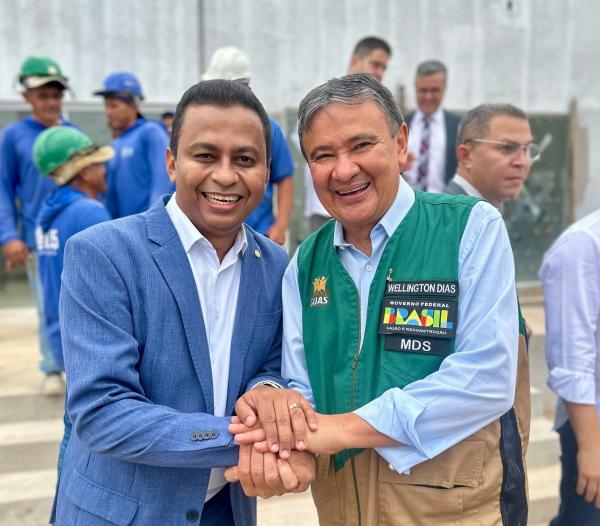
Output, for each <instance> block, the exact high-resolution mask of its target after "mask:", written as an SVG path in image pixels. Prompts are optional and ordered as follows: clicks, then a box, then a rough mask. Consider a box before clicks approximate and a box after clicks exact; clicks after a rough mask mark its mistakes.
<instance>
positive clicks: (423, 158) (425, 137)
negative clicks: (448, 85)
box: [417, 115, 431, 191]
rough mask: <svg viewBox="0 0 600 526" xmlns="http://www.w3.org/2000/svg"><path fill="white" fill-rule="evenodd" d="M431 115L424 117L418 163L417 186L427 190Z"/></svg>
mask: <svg viewBox="0 0 600 526" xmlns="http://www.w3.org/2000/svg"><path fill="white" fill-rule="evenodd" d="M430 124H431V117H430V116H428V115H426V116H425V117H423V132H422V133H421V147H420V148H419V163H418V165H417V188H418V189H419V190H425V191H426V190H427V172H428V171H429V143H430V141H431V128H430Z"/></svg>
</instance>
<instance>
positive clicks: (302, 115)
mask: <svg viewBox="0 0 600 526" xmlns="http://www.w3.org/2000/svg"><path fill="white" fill-rule="evenodd" d="M369 101H372V102H374V103H376V104H377V105H378V106H379V107H380V108H381V110H382V111H383V114H384V115H385V118H386V119H387V121H388V124H389V127H390V133H391V135H392V137H395V136H396V134H397V133H398V130H400V128H401V126H402V123H403V122H404V117H403V116H402V111H401V110H400V107H399V106H398V104H396V101H395V100H394V97H393V95H392V94H391V92H390V90H388V89H387V88H386V87H385V86H384V85H383V84H381V83H380V82H378V81H377V80H375V79H374V78H373V77H372V76H371V75H368V74H366V73H356V74H354V75H346V76H344V77H341V78H334V79H331V80H328V81H327V82H325V84H321V85H320V86H317V87H316V88H314V89H312V90H311V91H309V92H308V94H307V95H306V96H305V97H304V98H303V99H302V102H301V103H300V107H299V108H298V136H299V138H300V148H301V150H302V154H303V155H304V157H305V158H306V153H305V151H304V147H303V146H302V136H303V135H304V133H305V132H306V131H308V129H309V127H310V124H311V122H312V119H313V118H314V116H315V115H316V114H317V113H318V112H319V111H321V110H322V109H324V108H326V107H327V106H329V105H330V104H335V103H336V102H339V103H341V104H362V103H363V102H369Z"/></svg>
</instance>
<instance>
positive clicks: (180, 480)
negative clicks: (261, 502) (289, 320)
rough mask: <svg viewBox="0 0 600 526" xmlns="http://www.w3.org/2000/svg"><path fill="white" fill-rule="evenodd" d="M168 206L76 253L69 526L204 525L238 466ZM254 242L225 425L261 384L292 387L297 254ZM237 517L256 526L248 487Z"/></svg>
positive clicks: (235, 494)
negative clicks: (285, 290) (211, 486)
mask: <svg viewBox="0 0 600 526" xmlns="http://www.w3.org/2000/svg"><path fill="white" fill-rule="evenodd" d="M167 201H168V198H163V200H161V201H158V202H157V203H156V204H155V205H154V206H153V207H152V208H151V209H150V210H148V211H147V212H145V213H143V214H139V215H135V216H131V217H127V218H124V219H120V220H117V221H111V222H109V223H104V224H102V225H98V226H95V227H92V228H90V229H88V230H86V231H84V232H82V233H80V234H77V235H75V236H73V237H72V238H71V239H70V240H69V242H68V243H67V246H66V252H65V266H64V274H63V284H62V294H61V300H60V317H61V320H62V337H63V347H64V354H65V366H66V372H67V379H68V405H67V407H68V413H69V416H70V417H71V420H72V421H73V426H74V431H75V432H74V433H73V435H72V436H71V440H70V442H69V446H68V449H67V452H66V455H65V459H64V464H63V469H62V474H61V477H60V483H59V493H58V500H57V510H56V524H58V525H60V526H63V525H65V526H66V525H68V526H74V525H86V526H87V525H90V526H91V525H110V524H116V525H119V526H126V525H129V524H133V525H142V524H143V525H158V524H164V525H177V524H181V525H186V526H188V525H189V524H190V522H189V521H188V518H190V517H194V516H197V515H198V514H200V513H201V512H202V507H203V503H204V498H205V494H206V489H207V486H208V479H209V475H210V468H212V467H222V466H230V465H233V464H236V463H237V456H238V449H237V446H235V445H234V443H233V437H232V436H231V435H230V434H229V433H228V432H227V425H228V422H229V417H215V416H213V415H212V412H213V389H212V378H211V368H210V357H209V352H208V344H207V340H206V334H205V329H204V323H203V319H202V312H201V310H200V301H199V299H198V294H197V290H196V285H195V282H194V278H193V275H192V270H191V268H190V265H189V262H188V259H187V256H186V254H185V252H184V250H183V246H182V244H181V241H180V239H179V237H178V235H177V232H176V230H175V227H174V226H173V224H172V222H171V220H170V218H169V216H168V214H167V211H166V210H165V206H164V205H165V203H166V202H167ZM247 234H248V248H247V249H246V251H245V253H244V255H243V258H242V271H241V281H240V292H239V298H238V304H237V305H231V309H230V315H231V316H235V317H236V326H235V329H234V334H233V339H232V345H231V368H230V371H229V390H228V397H227V414H232V413H233V409H234V404H235V401H236V400H237V398H238V397H239V396H241V395H242V394H243V393H244V392H246V391H247V390H248V389H250V388H251V387H252V386H254V385H255V384H256V383H257V382H259V381H263V380H272V381H276V382H279V383H282V379H281V377H280V376H279V371H280V360H281V279H282V276H283V272H284V270H285V267H286V265H287V255H286V254H285V252H284V251H283V249H282V248H281V247H279V246H277V245H276V244H275V243H273V242H272V241H270V240H268V239H266V238H265V237H263V236H261V235H258V234H256V233H254V232H253V231H251V230H249V229H247ZM257 255H259V256H260V257H257ZM231 504H232V508H233V512H234V517H235V521H236V525H244V526H245V525H253V524H255V523H256V503H255V500H254V499H250V498H247V497H245V496H244V495H243V493H242V491H241V487H240V486H239V484H233V485H232V486H231ZM190 512H191V513H190ZM186 515H187V518H186ZM195 522H196V523H197V521H195Z"/></svg>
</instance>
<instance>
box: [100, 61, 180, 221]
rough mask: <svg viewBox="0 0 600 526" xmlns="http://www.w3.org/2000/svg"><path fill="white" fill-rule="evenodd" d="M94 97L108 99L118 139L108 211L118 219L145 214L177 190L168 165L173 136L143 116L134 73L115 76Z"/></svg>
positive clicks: (107, 107) (110, 123)
mask: <svg viewBox="0 0 600 526" xmlns="http://www.w3.org/2000/svg"><path fill="white" fill-rule="evenodd" d="M94 95H99V96H102V97H104V107H105V110H106V117H107V119H108V126H109V128H110V129H111V130H112V133H113V137H114V139H113V142H112V143H111V147H112V148H113V149H114V151H115V156H114V157H113V159H112V160H111V161H110V162H109V163H108V172H107V182H108V192H107V194H106V207H107V208H108V211H109V212H110V214H111V216H112V217H113V218H114V219H116V218H118V217H125V216H129V215H132V214H137V213H139V212H144V211H146V210H147V209H148V208H149V207H150V205H151V204H152V203H153V202H154V201H156V200H157V199H158V198H159V197H160V196H161V195H163V194H166V193H170V192H172V190H173V185H172V184H171V182H170V181H169V176H168V175H167V169H166V165H165V152H166V150H167V146H168V143H169V136H168V134H167V132H166V131H165V130H164V128H163V127H162V126H161V124H160V123H158V122H156V121H151V120H146V119H145V118H144V117H143V116H142V114H141V113H140V109H139V105H140V102H141V101H142V100H143V99H144V95H143V94H142V86H141V84H140V82H139V81H138V79H137V78H136V77H135V76H134V75H132V74H131V73H127V72H116V73H111V74H110V75H109V76H108V77H106V79H105V80H104V86H103V88H102V89H101V90H98V91H95V92H94Z"/></svg>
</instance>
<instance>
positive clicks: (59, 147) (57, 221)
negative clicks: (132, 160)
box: [33, 126, 114, 370]
mask: <svg viewBox="0 0 600 526" xmlns="http://www.w3.org/2000/svg"><path fill="white" fill-rule="evenodd" d="M113 154H114V152H113V149H112V148H110V147H109V146H102V147H97V146H94V145H93V144H92V141H91V139H90V138H89V137H88V136H87V135H85V134H84V133H82V132H80V131H79V130H76V129H74V128H67V127H64V126H55V127H53V128H49V129H48V130H45V131H43V132H42V133H41V134H40V135H39V136H38V138H37V139H36V141H35V143H34V145H33V158H34V162H35V165H36V166H37V168H38V170H39V171H40V173H41V174H42V175H43V176H49V177H48V178H49V179H50V180H52V181H53V182H54V183H55V184H56V185H57V187H56V188H55V189H54V190H53V191H52V192H51V193H50V195H49V196H48V197H47V198H46V200H45V201H44V202H43V203H42V207H41V209H40V213H39V215H38V218H37V227H36V230H35V237H36V244H37V250H38V255H39V260H40V277H41V280H42V286H43V289H44V314H45V323H44V330H45V331H46V335H47V337H48V341H49V343H50V349H51V350H52V354H53V355H54V359H55V361H56V363H57V365H58V366H59V367H60V368H61V369H62V370H64V362H63V356H62V345H61V339H60V326H59V323H58V297H59V293H60V275H61V272H62V263H63V251H64V246H65V243H66V242H67V239H69V238H70V237H71V236H72V235H73V234H76V233H77V232H80V231H81V230H84V229H86V228H88V227H90V226H92V225H95V224H96V223H101V222H102V221H107V220H109V219H110V215H109V214H108V211H107V210H106V208H105V207H104V205H103V204H102V203H101V202H100V201H98V200H97V197H98V196H99V195H100V194H102V193H104V192H105V191H106V182H105V177H104V176H105V174H106V167H105V165H104V163H105V162H106V161H108V160H110V159H112V157H113Z"/></svg>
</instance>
